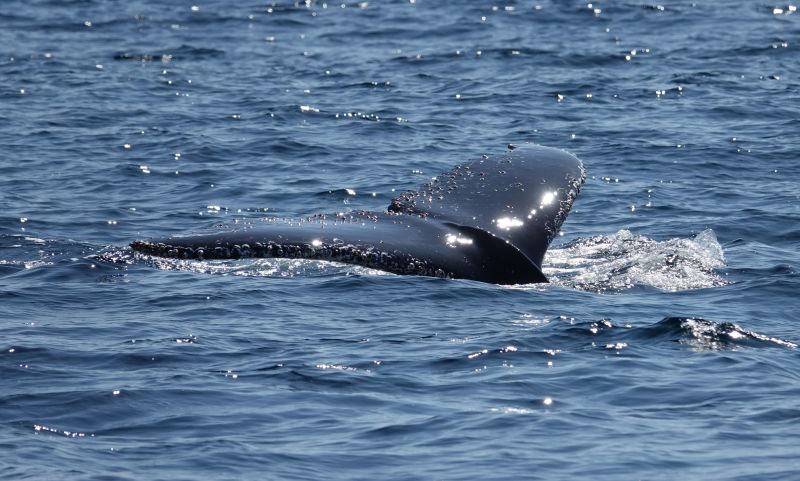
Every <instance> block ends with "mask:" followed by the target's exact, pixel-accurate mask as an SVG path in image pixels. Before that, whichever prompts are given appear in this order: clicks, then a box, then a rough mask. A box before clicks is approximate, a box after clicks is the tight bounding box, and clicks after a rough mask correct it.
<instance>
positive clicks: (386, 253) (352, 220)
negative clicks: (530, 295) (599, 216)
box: [131, 145, 585, 284]
mask: <svg viewBox="0 0 800 481" xmlns="http://www.w3.org/2000/svg"><path fill="white" fill-rule="evenodd" d="M584 177H585V173H584V169H583V164H582V163H581V161H580V160H579V159H578V158H576V157H575V156H573V155H572V154H569V153H567V152H565V151H563V150H558V149H553V148H548V147H542V146H538V145H525V146H521V147H519V148H516V149H514V150H511V151H508V152H505V153H503V154H500V155H496V156H482V157H481V158H480V159H478V160H475V161H473V162H469V163H466V164H462V165H459V166H457V167H455V168H454V169H453V170H451V171H450V172H448V173H445V174H443V175H441V176H439V177H438V178H437V179H436V180H435V181H433V182H432V183H430V184H427V185H425V186H423V187H422V188H421V189H420V190H418V191H412V192H406V193H404V194H401V195H400V196H398V197H396V198H395V199H394V200H393V201H392V204H391V205H390V206H389V209H388V211H387V212H380V213H378V212H349V213H347V214H344V215H340V214H336V215H317V216H314V217H312V218H308V219H305V220H301V221H291V220H283V219H271V220H267V221H262V222H258V223H256V224H254V225H251V226H249V227H245V228H241V229H239V230H222V231H217V232H212V233H206V234H198V235H187V236H179V237H172V238H169V239H163V240H154V241H135V242H133V243H132V244H131V246H132V247H133V249H135V250H136V251H139V252H142V253H146V254H150V255H156V256H161V257H175V258H186V259H235V258H241V257H281V258H287V257H288V258H307V259H319V260H327V261H337V262H345V263H351V264H358V265H363V266H367V267H371V268H375V269H380V270H385V271H389V272H394V273H397V274H411V275H426V276H437V277H448V278H457V279H472V280H477V281H483V282H491V283H496V284H528V283H537V282H547V279H546V277H545V276H544V275H543V274H542V271H541V263H542V259H543V257H544V254H545V252H546V250H547V247H548V246H549V244H550V242H551V241H552V239H553V237H555V235H556V234H557V232H558V230H559V228H560V227H561V224H562V223H563V222H564V219H565V218H566V216H567V213H568V212H569V210H570V208H571V206H572V203H573V201H574V200H575V197H576V196H577V194H578V190H579V189H580V186H581V184H582V183H583V180H584Z"/></svg>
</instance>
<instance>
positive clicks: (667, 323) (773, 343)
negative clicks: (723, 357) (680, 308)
mask: <svg viewBox="0 0 800 481" xmlns="http://www.w3.org/2000/svg"><path fill="white" fill-rule="evenodd" d="M637 331H639V332H638V334H639V335H642V336H644V337H653V336H655V337H669V338H671V339H677V340H678V341H679V342H681V343H684V344H688V345H690V346H691V347H693V348H695V349H697V350H701V351H717V350H721V349H730V348H735V347H739V346H742V347H783V348H792V349H793V348H797V344H795V343H794V342H791V341H787V340H784V339H779V338H776V337H770V336H767V335H764V334H759V333H757V332H754V331H748V330H747V329H744V328H742V327H740V326H738V325H737V324H734V323H732V322H715V321H708V320H706V319H700V318H692V317H668V318H666V319H664V320H662V321H661V322H659V323H657V324H655V325H653V326H649V327H646V328H643V329H638V330H637Z"/></svg>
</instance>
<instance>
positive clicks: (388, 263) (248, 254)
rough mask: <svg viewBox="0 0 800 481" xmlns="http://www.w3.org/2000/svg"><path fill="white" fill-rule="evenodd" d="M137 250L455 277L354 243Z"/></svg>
mask: <svg viewBox="0 0 800 481" xmlns="http://www.w3.org/2000/svg"><path fill="white" fill-rule="evenodd" d="M130 246H131V248H132V249H133V250H135V251H136V252H139V253H142V254H146V255H154V256H158V257H166V258H171V259H186V260H207V259H242V258H281V259H310V260H324V261H333V262H344V263H349V264H357V265H362V266H365V267H368V268H372V269H378V270H384V271H388V272H393V273H396V274H406V275H418V276H428V277H440V278H445V279H452V278H453V277H454V275H453V273H452V272H448V271H446V270H444V269H442V268H440V267H436V266H432V265H430V263H428V262H427V261H424V260H421V259H417V258H415V257H413V256H410V255H407V254H403V253H389V252H383V251H379V250H377V249H371V248H368V249H364V248H360V247H357V246H353V245H325V244H323V245H319V246H314V245H311V244H300V245H297V244H296V245H283V244H279V243H276V242H265V243H260V242H256V243H254V244H253V245H250V244H241V245H240V244H229V243H222V244H219V245H214V246H204V247H197V248H193V247H187V246H176V245H170V244H166V243H163V242H148V241H143V240H136V241H133V242H131V244H130Z"/></svg>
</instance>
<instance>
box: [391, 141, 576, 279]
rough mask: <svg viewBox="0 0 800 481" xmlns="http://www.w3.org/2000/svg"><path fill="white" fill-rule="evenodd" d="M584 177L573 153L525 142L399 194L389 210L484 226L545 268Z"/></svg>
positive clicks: (449, 221) (478, 226) (485, 229)
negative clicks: (552, 243)
mask: <svg viewBox="0 0 800 481" xmlns="http://www.w3.org/2000/svg"><path fill="white" fill-rule="evenodd" d="M584 178H585V171H584V168H583V163H582V162H581V161H580V160H579V159H578V158H577V157H575V156H574V155H572V154H570V153H568V152H566V151H563V150H560V149H554V148H550V147H543V146H540V145H524V146H521V147H519V148H516V149H514V150H510V151H508V152H506V153H503V154H499V155H491V156H490V155H484V156H482V157H481V158H480V159H478V160H475V161H473V162H469V163H465V164H461V165H458V166H456V167H455V168H453V169H452V170H451V171H449V172H447V173H445V174H442V175H440V176H438V177H437V178H436V179H435V180H433V181H432V182H430V183H428V184H426V185H424V186H423V187H422V188H421V189H420V190H418V191H409V192H405V193H403V194H400V195H399V196H397V197H396V198H395V199H393V200H392V203H391V205H390V206H389V211H390V212H396V213H405V214H417V215H422V216H427V217H429V218H431V219H437V220H440V221H442V222H448V223H452V224H455V225H460V226H465V227H472V228H477V229H481V230H484V231H486V232H489V233H491V234H492V235H495V236H497V237H499V238H501V239H504V240H506V241H507V242H509V243H510V244H512V245H513V246H515V247H516V248H517V249H519V250H520V251H521V252H522V253H524V254H525V255H526V256H527V257H528V258H529V259H530V260H531V262H533V263H534V264H536V266H537V267H541V263H542V259H543V257H544V254H545V252H546V251H547V247H548V246H549V245H550V242H551V241H552V240H553V238H554V237H555V235H556V234H557V233H558V230H559V229H560V228H561V225H562V224H563V222H564V220H565V219H566V217H567V214H568V213H569V210H570V209H571V207H572V203H573V202H574V200H575V198H576V197H577V195H578V191H579V189H580V187H581V184H582V183H583V181H584Z"/></svg>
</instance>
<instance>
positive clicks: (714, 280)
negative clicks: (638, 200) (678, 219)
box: [544, 229, 727, 292]
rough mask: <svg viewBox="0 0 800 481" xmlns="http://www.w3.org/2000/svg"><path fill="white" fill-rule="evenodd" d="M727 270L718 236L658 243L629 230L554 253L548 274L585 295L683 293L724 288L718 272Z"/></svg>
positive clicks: (710, 234)
mask: <svg viewBox="0 0 800 481" xmlns="http://www.w3.org/2000/svg"><path fill="white" fill-rule="evenodd" d="M723 267H725V256H724V254H723V252H722V246H721V245H720V244H719V242H718V241H717V237H716V235H715V234H714V231H712V230H711V229H707V230H704V231H703V232H701V233H699V234H697V235H696V236H695V237H694V238H693V239H685V238H675V239H669V240H666V241H656V240H653V239H650V238H648V237H645V236H641V235H634V234H633V233H631V232H630V231H628V230H620V231H619V232H617V233H615V234H612V235H607V236H604V235H601V236H595V237H590V238H581V239H577V240H575V241H573V242H571V243H569V244H567V245H565V246H563V247H561V248H554V249H550V250H549V251H548V252H547V255H546V256H545V260H544V273H545V275H547V276H548V278H549V279H550V281H551V282H552V283H554V284H556V285H560V286H563V287H569V288H574V289H579V290H585V291H597V292H604V291H619V290H623V289H630V288H633V287H637V286H648V287H655V288H658V289H662V290H665V291H683V290H688V289H701V288H706V287H715V286H722V285H725V284H727V281H726V280H725V279H724V278H723V277H722V276H721V275H720V274H719V273H718V272H717V269H720V268H723Z"/></svg>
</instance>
